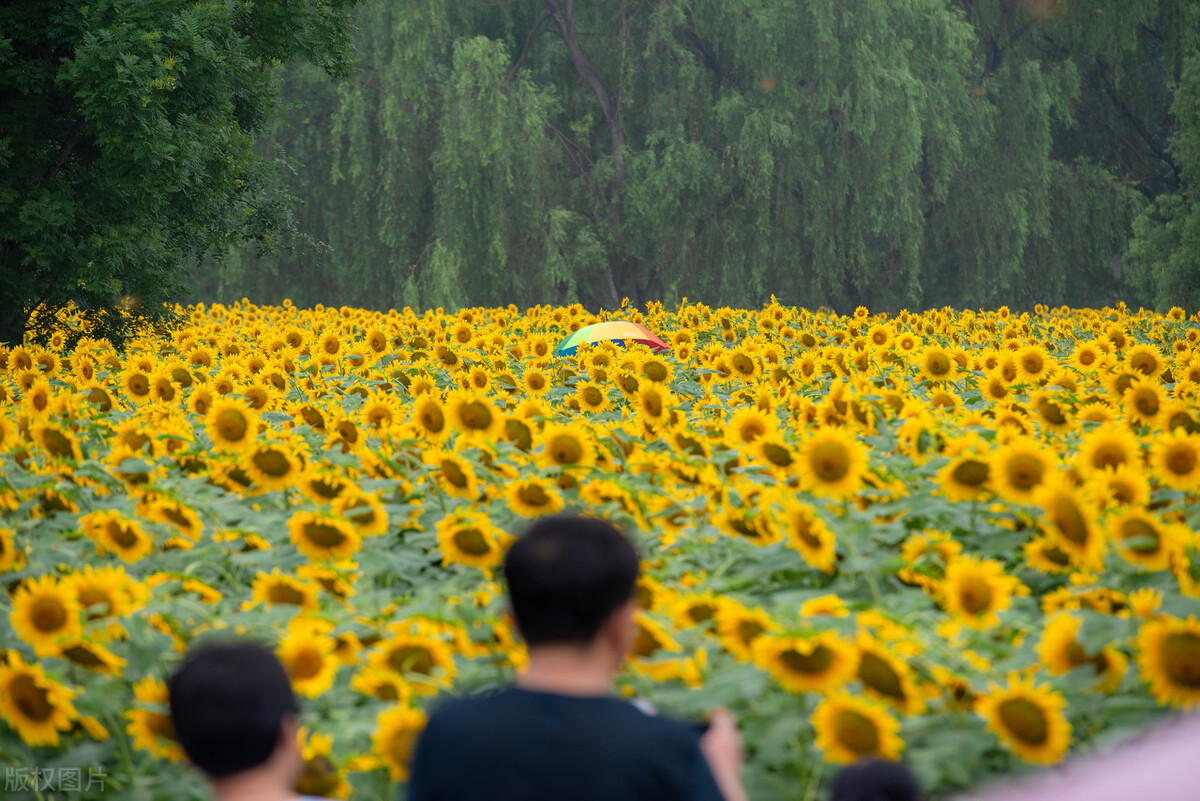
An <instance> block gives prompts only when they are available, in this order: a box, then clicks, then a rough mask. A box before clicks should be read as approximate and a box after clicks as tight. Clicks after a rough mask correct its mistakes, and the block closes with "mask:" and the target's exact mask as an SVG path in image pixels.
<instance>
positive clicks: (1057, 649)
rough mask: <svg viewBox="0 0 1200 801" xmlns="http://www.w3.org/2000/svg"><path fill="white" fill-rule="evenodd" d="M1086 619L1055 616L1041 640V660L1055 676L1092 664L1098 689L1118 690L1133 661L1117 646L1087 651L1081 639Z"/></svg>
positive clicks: (1039, 656) (1102, 690) (1065, 614)
mask: <svg viewBox="0 0 1200 801" xmlns="http://www.w3.org/2000/svg"><path fill="white" fill-rule="evenodd" d="M1082 624H1083V621H1082V620H1080V619H1079V618H1078V617H1075V616H1074V615H1071V614H1067V613H1063V614H1059V615H1056V616H1055V617H1053V618H1051V620H1050V622H1048V623H1047V624H1046V627H1045V629H1043V630H1042V639H1041V641H1040V642H1039V643H1038V660H1039V661H1040V662H1041V663H1042V664H1043V665H1044V666H1045V667H1046V670H1048V671H1049V672H1050V674H1051V675H1052V676H1061V675H1062V674H1064V673H1067V672H1069V671H1071V670H1074V669H1075V668H1077V667H1080V666H1082V665H1088V666H1090V667H1091V669H1092V670H1093V672H1094V673H1095V674H1096V677H1097V689H1098V690H1100V691H1101V692H1106V693H1111V692H1113V691H1114V690H1116V688H1117V686H1118V685H1119V684H1120V683H1121V679H1122V678H1123V677H1124V676H1125V670H1126V669H1127V668H1128V667H1129V661H1128V660H1127V659H1126V658H1125V656H1124V655H1123V654H1121V653H1120V652H1119V651H1117V650H1116V649H1115V648H1112V647H1108V648H1104V649H1101V650H1100V651H1098V652H1097V653H1094V654H1089V653H1087V652H1086V651H1085V650H1084V648H1083V645H1082V643H1080V642H1079V640H1078V636H1079V629H1080V626H1081V625H1082Z"/></svg>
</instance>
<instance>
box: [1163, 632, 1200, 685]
mask: <svg viewBox="0 0 1200 801" xmlns="http://www.w3.org/2000/svg"><path fill="white" fill-rule="evenodd" d="M1162 663H1163V671H1164V672H1165V673H1166V674H1167V676H1169V677H1170V678H1171V681H1173V682H1175V683H1176V684H1182V685H1184V686H1186V687H1190V688H1193V689H1196V688H1200V637H1198V636H1196V635H1195V634H1192V633H1190V632H1176V633H1174V634H1168V635H1167V636H1166V637H1165V638H1163V644H1162Z"/></svg>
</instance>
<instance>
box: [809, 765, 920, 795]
mask: <svg viewBox="0 0 1200 801" xmlns="http://www.w3.org/2000/svg"><path fill="white" fill-rule="evenodd" d="M923 797H924V796H923V794H922V793H921V786H920V785H919V784H917V780H916V777H914V776H913V775H912V773H911V772H909V770H908V768H906V767H904V765H901V764H900V763H899V762H888V761H887V760H883V759H873V760H869V761H867V762H858V763H855V764H853V765H849V766H847V767H844V768H842V769H841V770H840V771H838V774H837V775H836V776H834V777H833V796H832V799H831V801H921V799H922V798H923Z"/></svg>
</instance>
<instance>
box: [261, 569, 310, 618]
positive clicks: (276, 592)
mask: <svg viewBox="0 0 1200 801" xmlns="http://www.w3.org/2000/svg"><path fill="white" fill-rule="evenodd" d="M319 592H320V587H319V585H317V584H316V583H314V582H311V581H302V580H300V579H297V578H295V577H294V576H292V575H290V574H288V573H284V572H283V571H281V570H280V569H279V568H278V567H275V568H272V569H271V572H270V573H265V572H262V571H259V573H258V574H257V575H256V576H255V577H254V581H253V582H252V583H251V585H250V600H249V601H247V602H245V603H244V604H243V605H242V607H243V608H244V609H245V608H250V607H252V606H255V605H257V604H260V603H261V604H265V605H266V606H275V605H277V604H282V605H284V606H295V607H296V608H297V610H298V611H302V612H315V611H316V610H317V608H318V606H319V604H318V601H317V596H318V594H319Z"/></svg>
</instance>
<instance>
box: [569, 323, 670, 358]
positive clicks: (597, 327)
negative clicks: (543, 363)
mask: <svg viewBox="0 0 1200 801" xmlns="http://www.w3.org/2000/svg"><path fill="white" fill-rule="evenodd" d="M589 342H615V343H617V344H618V345H624V344H625V343H626V342H640V343H642V344H643V345H649V346H650V347H651V348H653V349H654V350H666V349H667V343H666V342H663V341H662V340H661V339H659V338H658V337H656V336H654V334H651V333H650V332H649V331H647V330H646V327H645V326H644V325H640V324H638V323H631V322H628V321H626V320H613V321H611V322H607V323H592V324H591V325H585V326H584V327H583V328H580V329H579V330H578V331H576V332H575V333H573V334H571V336H569V337H567V338H566V339H564V340H563V341H562V342H560V343H559V344H558V347H557V348H555V349H554V355H555V356H571V355H573V354H574V353H575V350H576V348H578V347H579V346H580V345H583V344H587V343H589Z"/></svg>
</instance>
